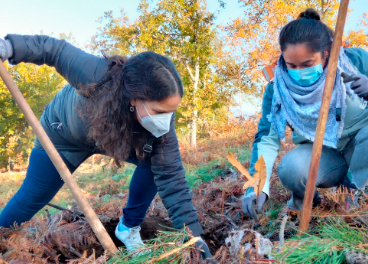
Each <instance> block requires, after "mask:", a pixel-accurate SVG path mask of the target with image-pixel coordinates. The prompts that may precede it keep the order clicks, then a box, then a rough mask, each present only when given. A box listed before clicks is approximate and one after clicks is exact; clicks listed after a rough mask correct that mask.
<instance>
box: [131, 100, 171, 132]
mask: <svg viewBox="0 0 368 264" xmlns="http://www.w3.org/2000/svg"><path fill="white" fill-rule="evenodd" d="M141 102H142V100H141ZM142 105H143V107H144V109H146V112H147V114H148V116H146V117H143V118H142V117H141V116H140V114H139V111H138V108H137V107H135V108H136V109H137V113H138V116H139V118H140V119H141V124H142V127H144V128H145V129H146V130H147V131H149V132H151V133H152V135H154V136H155V137H156V138H158V137H161V136H163V135H165V134H166V133H168V132H169V131H170V123H171V117H172V115H173V113H172V112H171V113H167V114H158V115H153V116H151V115H150V114H149V112H148V110H147V108H146V106H145V105H144V103H143V102H142Z"/></svg>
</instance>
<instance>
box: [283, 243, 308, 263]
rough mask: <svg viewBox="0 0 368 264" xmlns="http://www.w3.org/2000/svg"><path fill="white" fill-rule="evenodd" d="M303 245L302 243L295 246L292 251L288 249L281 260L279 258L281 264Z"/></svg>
mask: <svg viewBox="0 0 368 264" xmlns="http://www.w3.org/2000/svg"><path fill="white" fill-rule="evenodd" d="M302 244H303V242H300V243H299V244H298V245H296V246H295V247H293V248H292V249H290V250H289V251H288V252H287V253H286V254H285V255H284V256H283V257H282V258H281V264H283V263H284V260H285V259H286V258H287V257H288V256H289V255H290V254H291V253H292V252H293V251H294V250H295V249H296V248H297V247H299V246H301V245H302Z"/></svg>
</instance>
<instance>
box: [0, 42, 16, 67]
mask: <svg viewBox="0 0 368 264" xmlns="http://www.w3.org/2000/svg"><path fill="white" fill-rule="evenodd" d="M12 56H13V47H12V45H11V43H10V41H9V40H5V39H0V59H1V61H3V62H4V61H6V60H7V59H9V58H11V57H12Z"/></svg>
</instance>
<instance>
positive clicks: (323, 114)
mask: <svg viewBox="0 0 368 264" xmlns="http://www.w3.org/2000/svg"><path fill="white" fill-rule="evenodd" d="M348 5H349V0H342V1H341V2H340V8H339V13H338V17H337V23H336V28H335V34H334V38H333V42H332V47H331V53H330V58H329V62H328V68H327V76H326V82H325V89H324V91H323V96H322V104H321V108H320V110H319V118H318V123H317V129H316V136H315V140H314V143H313V150H312V157H311V162H310V166H309V173H308V180H307V186H306V189H305V194H304V201H303V210H302V215H301V221H300V226H299V234H302V233H303V232H305V231H307V230H308V226H309V221H310V216H311V211H312V203H313V196H314V192H315V189H316V180H317V173H318V167H319V161H320V159H321V154H322V143H323V138H324V134H325V129H326V121H327V116H328V110H329V106H330V102H331V95H332V90H333V87H334V84H335V77H336V68H337V63H338V60H339V53H340V47H341V42H342V35H343V33H344V25H345V20H346V14H347V12H348Z"/></svg>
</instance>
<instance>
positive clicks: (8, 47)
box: [4, 39, 13, 59]
mask: <svg viewBox="0 0 368 264" xmlns="http://www.w3.org/2000/svg"><path fill="white" fill-rule="evenodd" d="M4 42H5V49H6V50H7V52H8V54H7V57H8V58H7V59H9V58H11V57H13V46H12V44H11V42H10V40H8V39H6V40H5V41H4Z"/></svg>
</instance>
